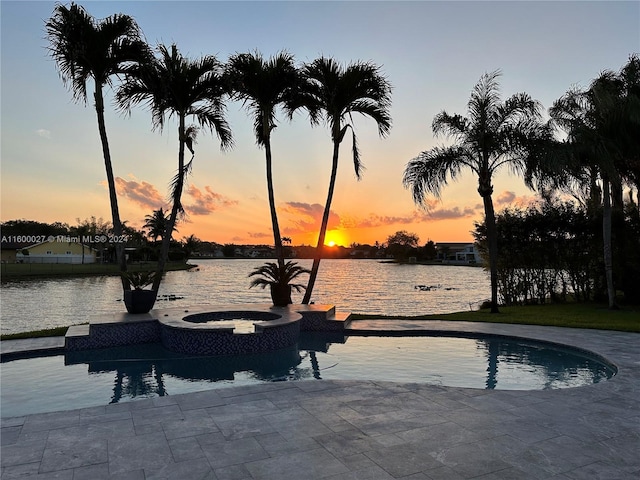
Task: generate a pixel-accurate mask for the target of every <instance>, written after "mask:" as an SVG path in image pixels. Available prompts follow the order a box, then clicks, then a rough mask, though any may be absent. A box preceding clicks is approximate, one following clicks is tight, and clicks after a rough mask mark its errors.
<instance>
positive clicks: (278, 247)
mask: <svg viewBox="0 0 640 480" xmlns="http://www.w3.org/2000/svg"><path fill="white" fill-rule="evenodd" d="M264 151H265V155H266V159H267V191H268V194H269V210H270V212H271V225H272V226H273V244H274V248H275V253H276V259H277V260H278V266H279V267H280V268H281V269H284V249H283V248H282V237H281V236H280V226H279V224H278V212H277V211H276V198H275V194H274V192H273V167H272V161H271V140H270V139H269V137H268V136H266V137H265V141H264Z"/></svg>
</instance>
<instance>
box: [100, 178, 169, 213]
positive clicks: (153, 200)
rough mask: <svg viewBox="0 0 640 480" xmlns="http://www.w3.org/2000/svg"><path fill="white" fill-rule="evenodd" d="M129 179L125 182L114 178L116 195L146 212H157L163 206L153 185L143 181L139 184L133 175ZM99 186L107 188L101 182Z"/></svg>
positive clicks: (160, 197)
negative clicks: (146, 210)
mask: <svg viewBox="0 0 640 480" xmlns="http://www.w3.org/2000/svg"><path fill="white" fill-rule="evenodd" d="M130 178H131V180H125V179H124V178H122V177H116V190H117V192H118V195H121V196H123V197H125V198H128V199H129V200H131V201H132V202H134V203H135V204H137V205H139V206H141V207H142V208H145V209H148V210H157V209H158V208H160V207H163V206H165V204H166V202H165V201H164V198H163V197H162V195H161V194H160V192H158V189H157V188H156V187H155V186H154V185H152V184H150V183H148V182H145V181H140V182H139V181H138V180H137V179H136V178H135V177H134V176H133V175H130ZM100 184H101V185H104V186H105V187H106V186H107V182H106V181H102V182H100Z"/></svg>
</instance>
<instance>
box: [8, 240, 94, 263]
mask: <svg viewBox="0 0 640 480" xmlns="http://www.w3.org/2000/svg"><path fill="white" fill-rule="evenodd" d="M74 238H76V237H59V238H57V237H56V238H54V239H53V240H46V241H44V242H40V243H36V244H34V245H30V246H27V247H24V248H23V249H21V250H19V251H17V252H16V262H17V263H78V264H79V263H96V257H97V253H98V251H97V250H96V249H95V248H91V247H90V246H88V245H84V244H82V243H79V242H75V241H73V239H74ZM68 240H69V241H68Z"/></svg>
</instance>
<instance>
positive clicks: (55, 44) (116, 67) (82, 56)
mask: <svg viewBox="0 0 640 480" xmlns="http://www.w3.org/2000/svg"><path fill="white" fill-rule="evenodd" d="M45 28H46V31H47V37H48V40H49V53H50V54H51V56H52V57H53V58H54V60H55V61H56V64H57V66H58V70H59V72H60V77H61V78H62V81H63V83H64V84H65V85H70V89H71V91H72V92H73V97H74V99H75V100H76V101H81V102H83V103H85V104H86V102H87V82H88V81H89V79H90V78H93V81H94V94H93V97H94V101H95V108H96V114H97V116H98V131H99V134H100V141H101V143H102V154H103V157H104V165H105V170H106V172H107V185H108V188H109V200H110V204H111V217H112V223H113V233H114V235H116V236H120V235H121V234H122V222H121V221H120V212H119V210H118V197H117V195H116V185H115V179H114V175H113V167H112V164H111V153H110V151H109V142H108V139H107V129H106V126H105V119H104V98H103V92H102V90H103V87H104V86H105V85H109V86H111V77H112V76H114V75H116V76H117V75H119V74H121V73H122V72H123V69H124V68H125V66H127V65H130V64H132V63H136V62H142V61H144V60H145V59H146V58H147V54H148V49H147V46H146V43H145V42H144V41H143V40H142V38H141V32H140V29H139V28H138V25H137V24H136V22H135V21H134V20H133V19H132V18H131V17H129V16H128V15H123V14H115V15H111V16H110V17H107V18H105V19H104V20H101V21H96V20H95V19H94V18H93V17H92V16H91V15H89V14H88V13H87V11H86V10H85V9H84V8H83V7H81V6H79V5H76V4H74V3H71V5H70V6H69V7H66V6H64V5H61V4H59V5H56V7H55V9H54V12H53V15H52V16H51V18H50V19H49V20H48V21H47V22H46V24H45ZM116 257H117V261H118V264H119V265H120V268H121V270H122V271H125V270H126V269H127V265H126V258H125V256H124V244H120V243H119V244H117V245H116ZM127 287H128V285H127V284H126V280H125V279H124V277H123V288H127Z"/></svg>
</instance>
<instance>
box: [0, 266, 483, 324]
mask: <svg viewBox="0 0 640 480" xmlns="http://www.w3.org/2000/svg"><path fill="white" fill-rule="evenodd" d="M190 263H197V264H198V269H194V270H190V271H180V272H167V274H166V276H165V279H164V281H163V283H162V285H161V287H160V292H159V296H160V298H162V295H174V296H176V297H182V298H179V299H178V300H173V301H158V302H157V303H156V308H162V307H163V306H165V305H166V306H167V307H179V306H190V305H201V304H202V305H209V304H237V303H252V302H260V303H267V302H270V301H271V299H270V297H269V290H268V289H267V290H262V289H260V288H252V289H249V279H248V278H247V275H248V274H249V273H250V272H251V271H252V270H253V268H254V267H256V266H258V265H261V264H262V263H264V260H224V259H221V260H192V261H191V262H190ZM299 263H300V264H301V265H303V266H306V267H309V268H310V267H311V260H300V262H299ZM305 281H306V276H305V277H303V282H302V283H305ZM417 285H425V286H433V287H436V288H432V289H430V290H428V291H427V290H420V289H417V288H416V286H417ZM489 297H490V286H489V279H488V274H487V273H486V272H485V271H484V270H483V269H481V268H474V267H463V266H441V265H397V264H389V263H380V262H379V261H377V260H323V261H322V263H321V264H320V273H319V275H318V280H317V282H316V286H315V288H314V294H313V299H312V300H313V301H314V302H315V303H326V304H332V305H336V307H337V310H339V311H344V312H356V313H374V314H375V313H378V314H385V315H421V314H431V313H449V312H456V311H461V310H468V309H470V308H472V309H475V308H477V306H478V305H479V304H480V303H481V302H482V301H484V300H486V299H487V298H489ZM121 298H122V290H121V285H120V279H119V278H118V277H83V278H59V279H55V278H48V279H38V280H20V281H9V282H3V283H2V286H1V288H0V314H1V317H0V318H1V325H0V326H1V331H2V333H3V334H6V333H16V332H24V331H30V330H35V329H42V328H53V327H58V326H68V325H72V324H76V323H82V322H86V321H87V314H88V312H91V313H112V312H122V311H124V310H125V308H124V304H123V303H122V301H121V300H120V299H121ZM301 300H302V294H295V293H294V296H293V301H294V303H299V302H300V301H301Z"/></svg>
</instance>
